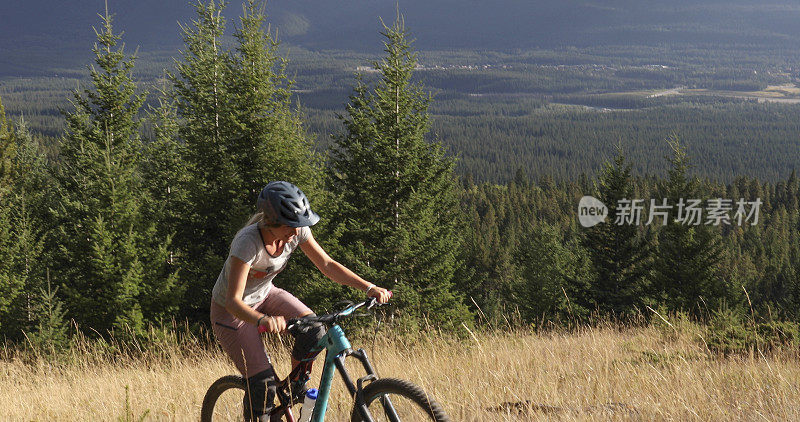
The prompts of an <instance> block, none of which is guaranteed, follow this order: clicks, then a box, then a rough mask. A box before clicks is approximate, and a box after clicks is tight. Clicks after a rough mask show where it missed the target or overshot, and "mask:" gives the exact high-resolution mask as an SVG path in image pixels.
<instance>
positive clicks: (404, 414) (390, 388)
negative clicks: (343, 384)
mask: <svg viewBox="0 0 800 422" xmlns="http://www.w3.org/2000/svg"><path fill="white" fill-rule="evenodd" d="M362 394H363V397H364V404H366V405H367V409H368V410H369V413H370V415H371V416H372V419H373V420H374V421H375V422H384V421H386V422H398V421H402V422H415V421H436V422H450V418H448V417H447V414H445V413H444V410H442V406H440V405H439V403H437V402H436V401H435V400H434V399H433V397H431V396H429V395H427V394H426V393H425V392H424V391H423V390H422V389H421V388H419V387H417V386H416V385H414V384H412V383H410V382H408V381H405V380H401V379H397V378H380V379H377V380H375V381H373V382H372V383H370V384H369V385H367V386H366V387H364V391H363V392H362ZM362 420H363V419H362V418H361V413H360V411H359V404H358V403H356V406H355V407H354V408H353V414H352V416H351V421H352V422H361V421H362Z"/></svg>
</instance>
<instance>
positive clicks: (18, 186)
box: [6, 117, 53, 338]
mask: <svg viewBox="0 0 800 422" xmlns="http://www.w3.org/2000/svg"><path fill="white" fill-rule="evenodd" d="M16 141H17V142H16V151H17V154H16V157H15V159H14V163H13V169H14V174H16V175H17V176H16V177H15V178H14V184H13V187H12V192H11V195H10V197H9V203H10V209H9V214H10V221H11V223H12V226H11V234H12V241H13V243H14V252H13V254H10V255H8V259H7V262H8V263H10V264H11V271H12V273H13V275H14V277H15V278H16V279H17V282H18V285H19V286H20V287H21V288H22V290H21V291H20V294H19V297H18V298H17V299H16V300H14V301H12V306H11V307H10V311H11V312H10V313H9V315H8V318H6V321H7V322H9V323H10V324H9V325H8V326H7V328H9V329H10V333H9V337H10V338H19V336H20V335H21V331H22V330H28V331H29V332H30V330H31V329H32V327H33V325H35V324H34V321H35V318H36V317H37V314H36V312H35V307H36V303H37V300H38V299H39V295H38V293H37V292H39V291H40V289H41V288H42V287H43V286H44V281H45V273H46V266H47V265H48V264H49V261H48V259H47V257H46V256H45V253H44V239H45V236H46V234H47V233H48V231H49V230H50V229H51V226H52V225H51V224H50V222H49V220H48V219H47V213H46V210H47V209H49V208H50V207H51V206H52V205H53V203H52V197H53V195H51V194H52V192H53V191H52V189H51V186H52V183H51V180H50V175H49V170H48V168H47V164H46V163H45V160H44V158H43V156H42V155H41V154H39V151H38V143H37V142H36V141H34V139H33V137H32V136H31V133H30V132H29V131H28V126H27V123H26V122H25V119H24V118H22V117H21V118H20V119H19V122H18V123H17V127H16Z"/></svg>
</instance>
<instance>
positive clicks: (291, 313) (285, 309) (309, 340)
mask: <svg viewBox="0 0 800 422" xmlns="http://www.w3.org/2000/svg"><path fill="white" fill-rule="evenodd" d="M256 309H257V310H259V311H260V312H262V313H265V314H267V315H280V316H283V317H285V318H287V319H288V318H298V317H301V316H307V315H313V312H312V311H311V309H310V308H309V307H308V306H306V305H305V304H303V302H301V301H300V300H299V299H297V298H296V297H294V295H292V294H291V293H289V292H287V291H286V290H283V289H280V288H278V287H275V286H273V287H272V289H270V291H269V294H268V295H267V297H266V299H264V302H262V304H261V305H260V306H258V307H257V308H256ZM324 335H325V327H322V326H319V327H313V328H311V329H309V330H308V331H307V332H305V333H301V334H298V335H297V336H296V337H295V343H294V348H293V349H292V372H291V374H290V375H289V380H291V381H296V380H302V382H303V383H305V381H307V380H308V376H309V374H310V373H311V365H312V364H313V362H314V359H315V358H316V356H317V355H318V354H319V351H314V350H313V349H314V346H316V345H317V343H318V342H319V340H320V339H321V338H322V337H323V336H324Z"/></svg>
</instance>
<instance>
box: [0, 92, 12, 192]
mask: <svg viewBox="0 0 800 422" xmlns="http://www.w3.org/2000/svg"><path fill="white" fill-rule="evenodd" d="M15 146H16V144H15V141H14V127H13V126H12V125H11V123H10V122H9V121H8V119H7V118H6V109H5V107H4V106H3V101H2V99H0V189H3V188H4V187H6V188H7V187H8V185H9V184H10V180H11V167H12V162H13V160H14V156H15V155H16V149H15ZM2 195H3V192H2V191H0V197H2Z"/></svg>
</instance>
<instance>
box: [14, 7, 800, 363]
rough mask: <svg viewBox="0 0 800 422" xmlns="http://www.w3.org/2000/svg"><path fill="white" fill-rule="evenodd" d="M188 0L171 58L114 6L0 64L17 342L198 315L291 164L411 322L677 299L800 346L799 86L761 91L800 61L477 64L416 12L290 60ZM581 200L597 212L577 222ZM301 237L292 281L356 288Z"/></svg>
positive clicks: (355, 264)
mask: <svg viewBox="0 0 800 422" xmlns="http://www.w3.org/2000/svg"><path fill="white" fill-rule="evenodd" d="M193 7H194V15H193V16H191V17H187V19H186V20H185V23H183V24H182V25H181V27H180V34H179V35H180V37H181V40H182V43H183V45H182V47H181V48H180V49H179V50H176V51H175V52H173V53H172V55H171V56H167V55H157V54H151V53H144V54H142V55H141V56H140V55H139V54H137V52H135V51H131V49H130V48H126V45H125V42H124V40H123V33H124V31H123V29H124V28H118V27H117V26H116V25H115V20H114V16H113V15H111V14H108V13H106V14H104V15H101V16H100V18H99V20H98V22H97V24H96V25H95V28H96V30H95V32H96V41H95V43H94V46H93V48H92V50H91V53H92V56H93V58H92V61H91V63H88V64H87V66H85V67H84V68H83V69H82V70H80V71H77V70H69V71H65V72H64V73H63V74H62V75H61V76H58V77H55V76H53V77H50V76H48V77H38V78H35V79H27V78H7V79H3V84H2V87H0V88H1V89H0V256H2V259H0V335H2V337H3V339H4V340H5V341H7V342H10V343H18V344H22V345H26V347H27V346H33V347H42V348H49V349H50V350H57V349H58V348H59V347H64V346H66V345H67V344H68V339H69V338H70V336H74V335H77V334H78V333H81V334H82V335H86V336H89V337H100V338H104V337H108V336H111V335H113V336H115V337H116V338H123V339H124V338H131V339H137V338H142V337H143V336H145V335H146V333H147V332H148V330H149V329H151V328H152V327H165V326H169V324H170V323H171V321H176V320H177V321H187V323H188V324H189V325H190V326H191V327H192V328H193V329H196V330H200V329H202V327H205V326H206V325H207V324H208V318H209V315H208V313H209V305H210V297H211V289H212V287H213V285H214V282H215V280H216V278H217V275H218V274H219V271H220V270H221V269H222V266H223V263H224V262H225V259H226V257H227V255H228V250H229V246H230V242H231V240H232V239H233V236H234V235H235V234H236V233H237V231H238V230H239V229H241V228H242V226H243V225H244V223H245V222H246V221H247V220H248V218H249V217H250V215H251V214H253V213H254V211H255V203H256V198H257V196H258V194H259V192H260V190H261V188H262V187H263V186H264V185H266V184H267V183H268V182H269V181H273V180H288V181H291V182H292V183H294V184H296V185H298V186H300V187H301V189H302V190H303V191H304V192H305V193H306V194H307V195H308V196H309V200H310V202H311V205H312V207H313V208H314V209H315V210H316V212H317V213H318V214H320V215H321V216H322V220H321V222H320V223H319V224H318V225H316V226H314V227H313V230H314V236H315V238H316V239H317V240H318V241H319V243H320V244H321V245H322V246H323V247H324V248H325V250H326V251H327V252H328V254H329V255H330V256H331V257H333V258H334V259H336V260H337V261H339V262H341V263H342V264H344V265H345V266H347V267H348V268H350V269H352V270H353V271H355V272H356V273H358V274H360V275H361V276H363V277H364V278H365V279H367V280H370V281H372V282H374V283H376V284H378V285H380V286H383V287H386V288H389V289H391V290H393V291H394V293H395V299H394V300H393V305H392V306H391V307H390V311H389V312H391V313H392V314H393V316H394V317H395V319H396V320H397V321H400V322H401V323H402V324H404V325H405V326H407V327H410V328H412V329H426V328H429V327H431V326H433V327H437V328H439V329H440V330H442V331H445V332H453V333H456V332H459V333H460V332H462V330H463V327H468V329H469V327H472V326H475V325H486V326H493V327H496V326H503V325H504V324H505V326H509V325H513V326H524V327H531V328H534V329H545V328H552V327H567V328H570V327H576V326H581V325H585V324H593V323H597V322H598V321H601V320H604V319H612V320H615V321H616V320H619V321H625V322H632V323H633V322H645V323H647V322H650V321H652V320H659V319H661V320H663V319H664V317H665V316H667V315H676V314H679V315H683V316H685V317H687V318H692V319H694V320H697V321H701V322H703V323H708V324H711V325H713V324H717V325H720V326H724V327H737V326H744V325H745V323H746V322H747V324H750V325H752V327H753V332H752V333H749V334H746V335H742V341H744V342H749V343H747V344H758V345H760V344H768V343H769V342H795V343H797V342H800V180H799V179H798V175H797V172H796V170H797V169H798V165H797V163H799V162H800V143H799V142H798V135H800V123H798V122H800V105H798V104H795V103H792V102H791V101H786V102H771V101H759V100H757V99H754V98H755V97H752V96H751V95H750V93H753V92H756V91H759V92H766V91H768V90H770V89H773V91H774V88H771V87H775V86H789V85H791V84H793V83H794V82H795V80H796V79H797V75H795V74H793V73H792V71H789V70H787V69H786V68H787V67H788V66H790V65H788V64H786V63H781V64H774V63H772V64H769V66H772V65H775V66H777V67H774V68H773V67H769V66H767V68H768V69H773V70H774V71H771V72H772V73H770V72H762V73H756V74H752V73H745V72H742V71H741V69H739V68H737V66H739V65H740V64H741V63H737V64H734V65H730V66H729V67H726V68H725V69H724V70H723V71H720V72H712V71H710V70H707V67H706V66H704V60H712V59H714V58H713V57H702V56H701V55H700V54H690V52H674V54H675V55H674V56H667V57H666V58H665V59H664V60H666V61H665V62H664V63H665V64H663V65H661V64H659V65H658V66H654V65H652V64H650V63H651V61H650V60H651V59H653V58H654V57H657V56H658V54H657V53H658V50H657V48H652V49H645V50H642V51H639V52H638V56H637V55H636V54H634V55H632V57H635V58H633V59H630V61H629V62H627V63H616V62H615V63H611V62H608V60H609V59H608V58H607V56H603V55H602V54H600V53H599V52H598V51H597V50H592V51H589V50H578V49H571V50H570V49H568V50H565V51H561V52H556V50H547V51H545V50H526V52H525V53H524V54H516V55H514V54H510V53H509V54H507V55H502V54H499V53H498V54H497V55H495V56H493V57H491V60H488V61H487V62H486V63H487V64H486V65H485V66H483V67H480V68H473V67H472V64H471V63H474V61H473V59H474V58H473V57H470V56H469V54H468V53H466V52H459V53H452V55H451V56H449V57H448V56H447V55H446V53H444V52H438V53H431V52H418V51H416V50H415V47H414V42H413V39H414V37H413V26H414V25H413V22H410V21H409V22H406V20H404V19H403V17H402V15H401V14H398V15H397V17H396V18H395V19H394V20H392V21H387V22H386V23H385V24H383V25H382V28H381V29H380V32H376V33H375V34H374V39H373V41H374V43H375V45H376V46H378V47H380V48H381V50H382V52H381V53H380V56H379V57H378V58H377V59H375V57H372V56H370V57H367V56H366V55H358V54H353V55H349V56H343V55H337V54H334V53H330V52H329V53H319V54H313V53H311V52H308V51H301V52H299V53H293V54H289V53H287V52H286V50H285V49H284V48H283V47H282V45H281V44H280V42H279V40H278V38H277V36H276V35H275V34H274V33H273V32H271V31H270V29H269V26H268V20H267V16H266V15H265V12H264V4H263V2H261V1H260V0H245V2H244V5H243V7H242V8H241V12H240V15H239V16H238V17H237V18H236V19H235V20H234V21H232V22H231V21H228V20H226V19H225V18H224V16H225V14H224V13H223V12H224V8H225V4H224V3H220V2H216V1H214V0H210V1H205V0H203V1H200V2H197V3H195V4H194V5H193ZM381 23H383V22H381ZM680 55H683V56H684V59H685V61H684V62H682V64H686V66H687V67H688V68H689V69H691V70H690V71H686V69H682V70H681V71H678V70H676V69H675V67H676V66H677V64H676V63H674V62H673V61H675V60H677V57H678V56H680ZM334 56H335V57H334ZM751 57H752V59H753V60H760V58H763V57H761V56H758V55H757V54H755V53H754V55H753V56H751ZM440 59H441V60H443V61H442V62H443V63H447V65H446V66H444V67H436V66H431V65H428V63H432V62H435V61H437V60H440ZM765 60H766V59H765ZM170 61H174V65H169V66H168V65H165V63H168V62H170ZM367 61H369V63H367ZM562 62H568V63H571V64H569V65H565V66H561V65H559V64H554V63H562ZM589 63H594V64H589ZM687 63H688V64H687ZM761 63H764V62H761ZM356 66H361V67H359V68H358V69H360V70H359V71H358V72H356V73H355V74H354V72H352V71H351V70H352V69H353V68H355V67H356ZM505 66H510V67H505ZM765 66H766V65H765ZM781 66H783V67H781ZM165 67H166V68H167V69H168V70H166V71H164V70H163V69H164V68H165ZM778 68H780V69H783V70H781V71H778V70H775V69H778ZM32 81H35V82H32ZM75 87H77V88H75ZM323 87H324V88H323ZM672 87H679V90H681V94H680V95H663V96H662V95H653V92H656V91H661V90H669V89H671V88H672ZM676 89H678V88H676ZM785 89H789V88H785ZM712 91H713V92H712ZM65 92H70V94H69V95H65ZM787 95H789V96H791V93H789V94H787ZM4 104H5V107H4ZM12 110H13V111H12ZM585 196H592V197H594V198H596V199H597V200H598V201H600V202H602V204H604V205H605V206H606V207H607V208H606V209H605V211H604V212H605V213H606V214H605V215H606V219H605V221H604V222H602V223H600V224H596V225H593V226H591V227H587V226H586V225H585V224H582V222H583V220H581V219H580V218H579V217H581V215H582V214H581V213H582V212H584V209H583V208H580V207H579V203H582V202H581V201H582V198H584V197H585ZM634 199H641V200H642V201H641V202H640V203H636V202H633V200H634ZM692 200H694V201H695V202H694V208H693V209H695V210H698V209H699V211H698V213H699V214H696V215H695V217H696V218H695V219H694V220H692V219H691V218H690V217H687V212H688V210H689V209H691V208H692V207H690V206H689V205H687V204H688V203H689V202H691V201H692ZM637 204H639V205H640V208H638V211H639V212H640V217H641V219H639V218H634V214H633V213H632V212H633V211H635V210H634V208H635V207H633V206H634V205H637ZM295 255H296V256H295V257H294V258H293V259H292V260H291V263H290V264H289V266H288V267H287V269H286V270H285V271H284V272H283V273H281V274H280V275H279V276H278V277H277V278H276V280H275V283H276V285H278V286H280V287H282V288H285V289H287V290H289V291H291V292H293V293H294V294H295V295H296V296H298V297H299V298H301V299H302V300H304V301H305V302H306V303H307V304H309V305H310V306H311V307H312V308H313V309H315V310H317V312H321V311H323V310H325V309H331V307H332V306H333V305H334V304H335V303H336V302H339V301H341V300H343V299H350V300H356V299H358V298H360V297H362V296H363V293H362V292H357V291H354V290H352V289H349V288H345V287H342V286H339V285H337V284H335V283H333V282H331V281H329V280H327V279H325V277H324V276H323V275H322V274H321V273H320V272H319V271H317V270H316V269H315V268H313V264H311V262H310V261H309V260H308V259H306V258H305V257H303V256H302V254H301V253H297V254H295ZM748 329H749V328H748ZM735 335H738V334H735ZM735 335H734V334H731V336H734V337H735ZM725 344H726V345H721V346H720V347H721V350H723V351H725V350H727V349H725V347H728V346H729V345H727V344H728V343H725Z"/></svg>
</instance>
